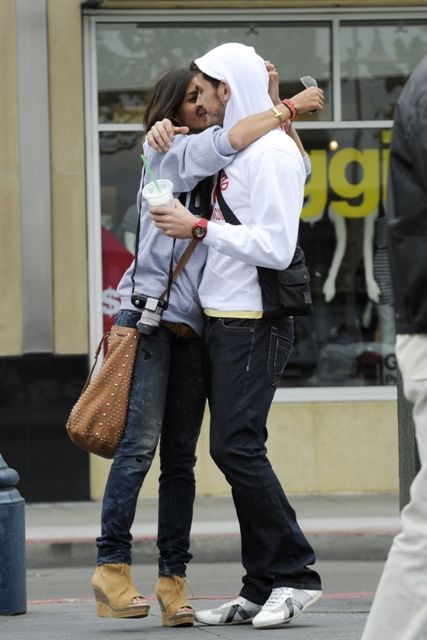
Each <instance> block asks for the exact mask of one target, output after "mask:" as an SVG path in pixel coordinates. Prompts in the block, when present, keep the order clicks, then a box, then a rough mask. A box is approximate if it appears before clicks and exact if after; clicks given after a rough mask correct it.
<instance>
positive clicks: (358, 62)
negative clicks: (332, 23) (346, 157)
mask: <svg viewBox="0 0 427 640" xmlns="http://www.w3.org/2000/svg"><path fill="white" fill-rule="evenodd" d="M426 26H427V22H424V23H423V22H421V21H417V22H416V23H415V22H411V21H405V22H401V21H391V22H387V23H384V22H381V23H375V22H369V23H366V22H356V23H355V22H351V23H345V22H344V23H343V25H342V27H341V30H340V37H341V92H342V117H343V120H391V119H392V118H393V111H394V107H395V104H396V101H397V98H398V97H399V94H400V92H401V90H402V87H403V85H404V84H405V82H406V80H407V78H408V76H409V75H410V73H411V71H412V70H413V69H414V68H415V67H416V65H417V64H418V62H419V61H420V59H421V58H422V56H423V51H426V49H427V29H426Z"/></svg>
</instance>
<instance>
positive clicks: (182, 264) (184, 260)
mask: <svg viewBox="0 0 427 640" xmlns="http://www.w3.org/2000/svg"><path fill="white" fill-rule="evenodd" d="M197 244H198V241H197V240H192V241H191V242H190V244H189V245H188V246H187V248H186V250H185V251H184V253H183V254H182V256H181V257H180V259H179V261H178V264H177V265H176V267H175V271H174V272H173V275H172V282H174V281H175V280H176V278H177V276H178V275H179V274H180V273H181V271H182V270H183V268H184V267H185V265H186V264H187V262H188V261H189V259H190V256H191V254H192V253H193V251H194V249H195V248H196V245H197ZM167 290H168V287H166V289H165V290H164V291H163V293H162V294H161V295H160V296H159V299H160V300H162V299H163V298H164V297H165V295H166V293H167Z"/></svg>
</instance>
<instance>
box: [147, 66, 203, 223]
mask: <svg viewBox="0 0 427 640" xmlns="http://www.w3.org/2000/svg"><path fill="white" fill-rule="evenodd" d="M194 75H195V71H194V70H192V69H191V68H188V67H174V68H172V69H169V71H166V73H164V74H163V75H162V76H161V77H160V78H159V79H158V80H157V82H156V84H155V85H154V87H153V88H152V90H151V92H150V94H149V98H148V102H147V105H146V107H145V110H144V114H143V117H142V124H143V127H144V129H145V131H149V130H150V129H151V127H152V126H153V125H154V124H155V123H156V122H157V120H163V118H169V120H171V121H172V122H173V123H174V124H176V125H180V124H182V123H181V122H178V121H177V120H176V112H177V110H178V108H179V106H180V105H181V103H182V101H183V100H184V98H185V94H186V91H187V87H188V85H189V83H190V82H191V80H192V79H193V78H194ZM212 187H213V179H212V177H209V178H204V179H203V180H201V181H200V182H199V184H198V185H197V187H196V188H195V191H196V193H197V194H198V196H199V200H200V213H201V215H202V216H203V217H204V218H210V215H211V212H212V205H211V192H212Z"/></svg>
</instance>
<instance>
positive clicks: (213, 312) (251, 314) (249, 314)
mask: <svg viewBox="0 0 427 640" xmlns="http://www.w3.org/2000/svg"><path fill="white" fill-rule="evenodd" d="M204 312H205V314H206V315H207V316H209V317H210V318H250V319H255V320H259V319H260V318H262V311H218V309H204Z"/></svg>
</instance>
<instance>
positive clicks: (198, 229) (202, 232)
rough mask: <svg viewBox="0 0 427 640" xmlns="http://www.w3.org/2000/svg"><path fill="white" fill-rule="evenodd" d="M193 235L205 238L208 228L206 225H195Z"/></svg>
mask: <svg viewBox="0 0 427 640" xmlns="http://www.w3.org/2000/svg"><path fill="white" fill-rule="evenodd" d="M193 235H194V236H195V237H196V238H203V237H204V236H205V235H206V229H205V228H204V227H202V225H199V226H197V227H194V229H193Z"/></svg>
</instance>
